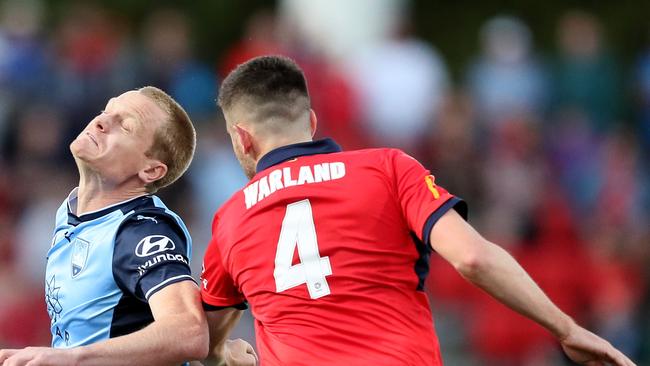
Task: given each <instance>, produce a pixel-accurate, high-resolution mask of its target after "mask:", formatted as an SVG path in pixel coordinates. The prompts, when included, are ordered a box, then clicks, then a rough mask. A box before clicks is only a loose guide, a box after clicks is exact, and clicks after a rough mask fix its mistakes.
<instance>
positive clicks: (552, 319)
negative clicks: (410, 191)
mask: <svg viewBox="0 0 650 366" xmlns="http://www.w3.org/2000/svg"><path fill="white" fill-rule="evenodd" d="M429 239H430V243H431V246H432V248H433V249H434V250H435V251H436V252H438V253H439V254H440V255H441V256H442V257H443V258H445V259H446V260H447V261H448V262H450V263H451V264H452V265H453V266H454V268H456V270H457V271H458V272H459V273H460V274H461V275H462V276H463V277H464V278H466V279H467V280H468V281H470V282H472V283H473V284H475V285H476V286H478V287H480V288H481V289H483V290H485V291H486V292H487V293H489V294H490V295H491V296H493V297H494V298H496V299H497V300H499V301H500V302H502V303H503V304H505V305H506V306H508V307H510V308H511V309H513V310H515V311H516V312H518V313H520V314H522V315H524V316H526V317H528V318H530V319H532V320H534V321H535V322H537V323H538V324H540V325H542V326H543V327H544V328H546V329H548V330H549V331H550V332H551V333H553V335H554V336H555V337H556V338H557V339H558V340H559V341H560V342H561V343H562V347H563V348H564V350H565V352H566V353H567V355H569V357H571V358H572V359H573V360H574V361H577V362H581V363H587V362H590V361H606V362H612V363H614V364H615V365H625V366H628V365H634V363H632V361H630V360H629V359H628V358H627V357H625V356H624V355H623V354H622V353H621V352H620V351H618V350H616V349H615V348H614V347H612V346H611V345H610V344H609V343H608V342H607V341H605V340H603V339H601V338H599V337H598V336H596V335H595V334H593V333H590V332H589V331H587V330H586V329H584V328H582V327H580V326H578V325H577V324H576V323H575V322H574V321H573V320H572V319H571V318H570V317H569V316H568V315H566V314H565V313H563V312H562V311H561V310H560V309H559V308H558V307H557V306H555V304H553V303H552V302H551V300H550V299H549V298H548V297H547V296H546V295H545V294H544V292H542V290H541V289H540V288H539V286H537V284H536V283H535V282H534V281H533V280H532V279H531V278H530V276H529V275H528V274H527V273H526V271H525V270H524V269H523V268H521V266H520V265H519V263H517V261H516V260H515V259H514V258H513V257H512V256H511V255H510V254H508V252H506V251H505V250H504V249H503V248H501V247H499V246H498V245H495V244H493V243H491V242H489V241H487V240H485V239H484V238H483V237H482V236H481V235H480V234H479V233H477V232H476V230H474V228H472V227H471V226H470V225H469V224H468V223H467V222H465V220H463V219H462V218H461V217H460V215H458V214H457V213H456V212H455V211H454V210H450V211H448V212H447V213H445V214H444V215H443V216H442V217H441V218H440V220H439V221H438V222H437V223H436V224H435V225H434V227H433V229H432V230H431V235H430V237H429Z"/></svg>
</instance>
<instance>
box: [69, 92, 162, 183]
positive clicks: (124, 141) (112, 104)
mask: <svg viewBox="0 0 650 366" xmlns="http://www.w3.org/2000/svg"><path fill="white" fill-rule="evenodd" d="M165 119H166V115H165V112H164V111H163V110H162V109H161V108H160V107H158V106H157V105H156V104H155V102H154V101H152V100H151V99H149V98H148V97H147V96H145V95H143V94H142V93H140V92H138V91H129V92H126V93H124V94H122V95H120V96H118V97H116V98H112V99H111V100H109V101H108V104H106V108H105V109H104V110H103V111H102V112H101V113H100V114H99V115H98V116H97V117H95V118H94V119H93V120H92V121H90V123H89V124H88V126H86V128H85V129H84V130H83V131H82V132H81V133H80V134H79V136H77V138H76V139H75V140H74V141H73V142H72V143H71V144H70V151H72V155H73V156H74V157H75V160H77V162H78V164H79V165H80V167H81V166H84V167H87V168H89V169H90V170H92V171H95V172H97V173H99V175H100V176H102V177H104V178H106V179H110V180H111V181H114V182H118V183H121V182H124V181H126V180H128V179H130V178H132V177H134V176H136V175H137V174H138V172H139V171H140V170H141V169H143V168H145V167H146V163H147V161H148V159H149V158H147V157H146V155H145V153H146V152H147V151H148V150H149V148H150V147H151V146H152V144H153V140H154V134H155V132H156V131H157V129H158V128H159V127H161V125H162V123H163V121H164V120H165Z"/></svg>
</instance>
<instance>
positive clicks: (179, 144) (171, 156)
mask: <svg viewBox="0 0 650 366" xmlns="http://www.w3.org/2000/svg"><path fill="white" fill-rule="evenodd" d="M138 91H139V92H140V93H142V94H144V95H145V96H147V97H148V98H150V99H151V100H153V101H154V102H155V103H156V105H158V107H160V108H161V109H162V110H163V111H164V112H165V114H167V116H168V118H167V120H166V121H165V123H164V124H163V125H162V127H160V128H158V130H157V131H156V132H155V134H154V140H153V144H152V145H151V148H150V149H149V150H148V151H147V152H146V155H147V156H148V157H152V158H155V159H159V160H160V161H161V162H163V163H164V164H165V165H167V174H165V176H163V177H162V178H160V179H158V180H157V181H155V182H151V183H149V184H148V185H147V186H146V188H147V191H148V192H150V193H153V192H156V191H157V190H159V189H160V188H162V187H166V186H168V185H170V184H172V183H173V182H175V181H176V180H177V179H178V178H180V177H181V176H182V175H183V173H185V171H186V170H187V168H188V167H189V165H190V163H191V162H192V157H193V156H194V149H195V148H196V131H195V130H194V126H193V125H192V121H191V120H190V117H189V116H188V115H187V112H185V110H184V109H183V107H181V105H180V104H178V102H176V101H175V100H174V99H173V98H172V97H170V96H169V95H168V94H167V93H165V92H164V91H162V90H160V89H158V88H156V87H154V86H145V87H143V88H140V89H138Z"/></svg>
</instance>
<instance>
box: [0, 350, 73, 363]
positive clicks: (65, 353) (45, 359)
mask: <svg viewBox="0 0 650 366" xmlns="http://www.w3.org/2000/svg"><path fill="white" fill-rule="evenodd" d="M75 364H77V359H76V356H75V352H74V351H73V350H72V349H56V348H49V347H27V348H24V349H4V350H0V365H2V366H24V365H29V366H59V365H75Z"/></svg>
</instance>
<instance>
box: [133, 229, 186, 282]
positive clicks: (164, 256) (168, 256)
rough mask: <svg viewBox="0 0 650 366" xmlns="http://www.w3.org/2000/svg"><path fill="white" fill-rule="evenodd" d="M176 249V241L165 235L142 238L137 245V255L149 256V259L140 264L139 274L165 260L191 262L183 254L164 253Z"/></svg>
mask: <svg viewBox="0 0 650 366" xmlns="http://www.w3.org/2000/svg"><path fill="white" fill-rule="evenodd" d="M174 249H176V245H174V242H173V241H172V240H171V239H170V238H168V237H166V236H164V235H150V236H147V237H145V238H144V239H142V240H140V242H139V243H138V245H137V246H136V247H135V255H137V256H138V257H148V259H147V261H146V262H144V263H143V264H142V265H140V266H138V274H140V276H142V275H144V274H145V273H146V272H147V271H148V270H149V269H150V268H152V267H153V266H155V265H157V264H158V263H163V262H181V263H184V264H189V263H188V262H187V259H185V257H183V255H182V254H178V253H164V252H167V251H170V250H174Z"/></svg>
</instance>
